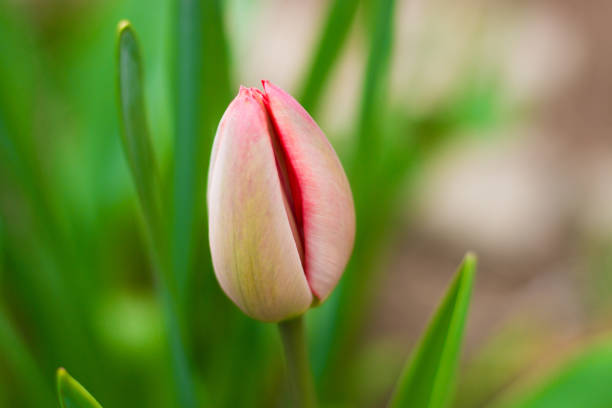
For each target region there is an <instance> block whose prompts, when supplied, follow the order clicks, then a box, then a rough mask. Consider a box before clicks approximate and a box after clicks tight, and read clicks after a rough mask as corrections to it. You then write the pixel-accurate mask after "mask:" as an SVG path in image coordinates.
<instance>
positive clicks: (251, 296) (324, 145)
mask: <svg viewBox="0 0 612 408" xmlns="http://www.w3.org/2000/svg"><path fill="white" fill-rule="evenodd" d="M263 88H264V91H263V92H262V91H260V90H258V89H256V88H244V87H241V88H240V92H239V93H238V96H237V97H236V98H235V99H234V100H233V101H232V103H231V104H230V105H229V107H228V108H227V110H226V111H225V113H224V115H223V117H222V118H221V122H220V123H219V127H218V129H217V134H216V135H215V141H214V144H213V150H212V156H211V160H210V169H209V174H208V198H207V201H208V202H207V204H208V219H209V239H210V248H211V253H212V260H213V266H214V268H215V274H216V276H217V279H218V281H219V284H220V285H221V287H222V289H223V290H224V291H225V293H226V294H227V295H228V296H229V297H230V298H231V299H232V300H233V301H234V303H236V304H237V305H238V307H240V309H242V311H244V312H245V313H246V314H247V315H249V316H251V317H253V318H255V319H259V320H263V321H268V322H277V321H280V320H285V319H288V318H291V317H294V316H297V315H300V314H302V313H304V312H305V311H306V310H307V309H308V308H309V307H311V306H312V305H316V304H318V303H320V302H322V301H324V300H325V299H326V298H327V297H328V296H329V294H330V293H331V291H332V290H333V288H334V287H335V286H336V284H337V283H338V280H339V279H340V276H341V275H342V272H343V270H344V268H345V267H346V263H347V262H348V259H349V257H350V254H351V251H352V249H353V241H354V237H355V210H354V206H353V197H352V194H351V189H350V186H349V183H348V180H347V178H346V175H345V174H344V170H343V169H342V165H341V164H340V161H339V160H338V156H337V155H336V153H335V152H334V149H333V148H332V146H331V145H330V143H329V141H328V140H327V138H326V137H325V135H324V134H323V132H322V131H321V129H320V128H319V126H318V125H317V124H316V123H315V121H314V120H313V119H312V118H311V117H310V115H309V114H308V113H307V112H306V111H305V110H304V108H303V107H302V106H301V105H300V104H299V103H298V102H297V101H296V100H295V99H293V98H292V97H291V96H290V95H289V94H287V93H286V92H285V91H283V90H282V89H280V88H278V87H277V86H274V85H272V84H271V83H269V82H268V81H263Z"/></svg>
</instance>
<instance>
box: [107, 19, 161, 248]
mask: <svg viewBox="0 0 612 408" xmlns="http://www.w3.org/2000/svg"><path fill="white" fill-rule="evenodd" d="M117 61H118V64H117V71H118V88H119V89H118V91H119V110H120V115H119V116H120V121H121V140H122V142H123V148H124V151H125V155H126V158H127V161H128V163H129V166H130V170H131V172H132V178H133V180H134V184H135V186H136V190H137V191H138V196H139V198H140V202H141V205H142V208H143V212H144V216H145V219H146V222H147V226H148V227H149V228H150V229H151V233H152V234H153V237H154V239H156V238H160V235H161V231H160V228H161V222H160V217H161V198H160V197H161V195H160V187H159V181H158V180H159V179H158V174H159V173H158V170H157V164H156V162H155V155H154V153H153V146H152V144H151V137H150V135H149V126H148V123H147V118H146V110H145V101H144V89H143V73H142V58H141V54H140V45H139V44H138V40H137V39H136V34H135V33H134V30H133V29H132V26H131V24H130V23H129V22H128V21H125V20H124V21H121V22H120V23H119V26H118V45H117Z"/></svg>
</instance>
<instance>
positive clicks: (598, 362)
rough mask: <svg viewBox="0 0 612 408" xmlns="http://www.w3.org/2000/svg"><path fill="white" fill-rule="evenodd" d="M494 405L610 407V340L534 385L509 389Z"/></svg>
mask: <svg viewBox="0 0 612 408" xmlns="http://www.w3.org/2000/svg"><path fill="white" fill-rule="evenodd" d="M493 406H494V407H496V408H574V407H588V408H608V407H612V341H610V340H608V341H606V342H604V343H603V344H597V345H594V346H591V347H590V348H589V349H587V350H585V351H583V352H581V353H580V355H578V356H575V357H574V358H571V359H570V360H568V361H567V362H565V363H564V364H563V365H562V366H561V367H560V368H559V369H557V370H555V371H554V372H553V373H551V374H549V375H548V376H546V377H545V378H544V379H543V380H541V381H540V382H539V383H538V384H537V385H535V386H532V387H529V388H526V389H525V388H524V387H522V389H521V390H518V391H510V392H509V393H508V394H506V396H505V397H502V399H501V400H500V402H499V403H497V404H494V405H493Z"/></svg>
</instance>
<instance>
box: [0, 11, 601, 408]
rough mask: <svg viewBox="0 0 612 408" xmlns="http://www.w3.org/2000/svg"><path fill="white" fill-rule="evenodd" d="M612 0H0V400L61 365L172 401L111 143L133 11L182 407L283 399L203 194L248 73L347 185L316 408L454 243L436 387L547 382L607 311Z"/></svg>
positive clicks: (390, 334) (155, 306) (380, 389)
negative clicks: (174, 291)
mask: <svg viewBox="0 0 612 408" xmlns="http://www.w3.org/2000/svg"><path fill="white" fill-rule="evenodd" d="M611 13H612V3H610V2H608V1H605V0H593V1H589V2H576V1H572V0H536V1H508V0H488V1H486V0H465V1H463V2H450V1H442V0H397V1H389V0H382V1H374V0H369V1H368V0H363V1H353V2H351V1H343V0H336V1H308V2H306V1H299V0H282V1H281V0H278V1H273V0H259V1H257V0H230V1H225V2H224V1H212V2H209V3H207V2H203V4H198V3H197V2H195V1H176V2H175V1H170V0H151V1H144V0H122V1H118V0H97V1H82V0H54V1H48V0H0V406H1V407H22V406H23V407H33V406H36V407H42V406H49V407H52V406H56V402H55V396H54V389H53V381H54V372H55V369H56V368H57V367H59V366H64V367H66V368H67V369H68V371H69V372H70V373H71V374H73V375H74V376H75V377H76V378H77V379H78V380H79V381H81V382H82V383H83V384H84V385H85V386H86V387H87V388H88V389H89V390H90V391H91V392H92V394H94V395H95V396H96V397H97V398H98V400H99V401H100V402H101V403H102V404H103V405H104V406H108V407H123V406H125V407H134V406H143V407H144V406H146V407H168V406H178V405H177V404H178V403H177V400H179V401H183V402H185V400H184V399H181V397H180V396H181V395H183V396H184V393H182V391H181V389H183V391H184V388H181V387H184V386H185V384H183V385H182V386H181V384H178V385H176V384H175V383H176V382H177V381H176V379H175V378H176V373H177V370H178V372H181V368H180V364H178V365H177V364H173V361H174V362H176V360H175V358H176V354H174V351H173V350H174V349H173V348H172V347H168V344H169V343H172V339H171V337H172V336H169V335H168V326H167V323H165V320H164V313H166V312H167V310H166V309H165V307H166V306H165V305H164V303H163V302H160V300H159V299H160V298H159V293H160V291H159V282H158V279H156V272H155V268H154V267H153V264H152V262H151V260H150V259H151V257H150V250H149V245H148V241H147V231H146V228H145V226H144V222H143V217H142V215H141V210H140V205H139V202H138V196H137V194H136V191H135V188H134V185H133V183H132V179H131V176H130V171H129V167H128V164H127V161H126V159H125V157H124V154H123V151H122V146H121V138H120V127H119V121H118V108H117V95H116V49H115V47H116V25H117V23H118V21H119V20H120V19H123V18H128V19H130V20H131V21H132V23H133V26H134V29H135V31H136V32H137V33H138V37H139V40H140V43H141V46H142V58H143V62H144V79H145V96H146V104H147V113H148V120H149V127H150V130H151V138H152V140H153V145H154V150H155V155H156V160H157V163H158V165H159V173H160V174H159V175H160V180H161V182H160V183H161V191H162V192H163V196H164V200H165V202H166V204H167V213H166V215H167V223H168V228H169V231H170V232H169V233H168V234H169V236H170V237H171V241H172V244H171V247H172V249H171V258H172V270H173V273H174V274H175V276H177V277H179V278H177V279H178V280H179V281H180V280H181V279H183V282H187V283H186V284H184V287H185V288H184V290H183V292H181V293H179V295H178V297H179V299H180V301H179V303H180V304H181V305H182V307H180V308H179V313H182V317H181V318H180V319H179V320H180V321H182V322H183V329H182V336H183V338H182V348H183V349H184V355H185V356H186V360H187V361H188V363H187V366H188V367H187V368H186V369H185V370H186V371H185V372H188V374H189V377H190V378H191V381H188V383H190V384H188V385H187V388H192V389H193V390H194V391H193V393H194V395H195V397H194V401H196V402H195V403H194V405H193V406H214V407H225V406H227V407H230V406H231V407H236V406H254V407H259V406H261V407H271V406H282V404H283V401H284V395H283V392H282V391H279V390H282V389H283V387H282V378H283V377H282V368H283V366H282V356H281V352H280V348H279V347H280V345H279V339H278V335H277V333H276V330H275V327H274V326H273V325H266V324H261V323H258V322H254V321H251V320H249V319H247V318H245V317H243V316H242V315H241V314H240V313H239V312H238V311H237V309H236V308H235V306H233V305H232V304H231V303H230V302H229V301H227V299H226V298H225V296H224V295H223V293H222V292H221V291H220V289H219V287H218V284H217V283H216V281H215V279H214V276H213V274H212V270H211V266H210V258H209V254H208V249H207V248H208V242H207V240H206V226H205V225H206V224H205V211H204V204H203V203H204V201H203V196H204V191H205V174H206V168H207V164H206V163H207V160H208V154H209V152H210V143H211V140H212V137H213V135H214V129H215V127H216V123H217V122H218V120H219V119H220V117H221V114H222V112H223V110H224V109H225V107H226V106H227V104H228V103H229V101H230V100H231V98H232V97H233V96H234V95H235V94H236V93H237V89H238V85H240V84H243V85H245V86H259V81H260V80H261V79H269V80H270V81H272V82H274V83H275V84H278V85H279V86H281V87H283V88H284V89H286V90H288V91H289V92H291V93H292V94H293V95H294V96H296V98H297V99H298V100H299V101H300V102H301V103H303V104H304V106H305V107H306V108H307V109H308V110H309V111H310V112H311V114H312V115H313V116H314V118H315V119H316V120H317V121H318V123H319V124H320V126H321V127H322V129H324V131H325V132H326V134H327V135H328V137H329V138H330V140H331V142H332V144H333V145H334V147H335V148H336V150H337V151H338V153H339V155H340V157H341V159H342V161H343V163H344V165H345V168H346V169H347V172H348V174H349V178H350V179H351V184H352V186H353V190H354V194H355V200H356V206H357V224H358V237H357V242H356V247H355V254H354V256H353V259H352V261H351V264H350V265H349V268H348V269H347V272H346V274H345V276H344V278H343V280H342V282H341V284H340V286H339V288H338V290H337V291H336V292H335V293H334V296H333V297H332V298H331V299H330V300H329V302H327V303H326V304H325V305H323V306H322V307H320V308H318V309H316V310H313V311H312V312H310V313H309V316H308V317H309V320H308V323H309V328H310V332H309V334H310V346H311V356H312V357H311V358H312V364H313V368H314V372H315V377H316V382H317V388H318V391H319V395H320V396H321V400H322V402H323V403H324V406H330V407H331V406H334V407H345V406H346V407H377V406H384V404H385V402H386V401H387V399H388V396H389V393H390V391H391V389H392V387H393V385H394V382H395V380H396V379H397V376H398V374H399V372H400V370H401V368H402V366H403V364H404V361H405V359H406V358H407V357H408V356H409V355H410V351H411V349H412V346H413V345H414V344H415V343H416V342H417V341H418V339H419V337H420V334H421V333H422V332H423V330H424V329H425V327H426V324H427V321H428V320H429V319H430V317H431V315H432V313H433V312H434V310H435V308H436V306H437V304H438V302H439V300H440V299H441V297H442V296H443V294H444V291H445V288H446V287H447V285H448V284H449V282H450V281H451V279H452V276H453V273H454V271H455V269H456V267H457V266H458V264H459V263H460V261H461V258H462V256H463V254H464V253H465V252H466V251H467V250H473V251H475V252H476V253H477V254H478V256H479V270H478V273H477V279H476V286H475V288H474V292H473V302H472V305H471V310H470V317H469V320H468V326H467V331H466V339H465V346H464V352H463V357H462V361H461V364H460V371H459V373H460V374H459V380H458V384H457V387H456V398H455V400H454V401H453V404H452V406H455V407H484V406H491V405H495V404H496V401H498V400H503V399H505V398H510V399H511V398H512V397H507V396H508V395H513V394H514V393H521V392H522V390H524V389H527V388H529V387H531V386H532V384H537V383H538V382H539V381H542V378H546V376H547V375H548V373H549V372H550V371H551V370H552V369H553V368H554V367H559V366H562V365H563V364H564V361H566V359H567V358H568V356H572V355H576V354H580V353H581V352H582V351H583V350H587V349H588V348H589V347H591V345H592V344H593V343H594V342H596V341H599V340H600V339H601V338H604V339H605V338H606V336H607V332H608V331H609V322H610V318H611V317H612V297H611V296H610V290H611V289H612V252H611V249H612V183H610V182H609V180H608V177H609V174H612V143H609V132H610V129H612V116H610V114H609V109H608V107H609V105H610V95H612V79H611V78H612V77H611V76H610V75H609V72H612V57H611V56H610V55H611V54H610V52H609V49H610V47H612V36H611V35H610V34H611V32H610V24H609V16H610V15H612V14H611ZM190 90H191V92H190ZM181 277H182V278H181ZM156 282H157V283H156ZM179 286H180V285H179ZM169 337H170V340H169ZM611 344H612V343H611ZM179 354H180V353H179ZM608 358H610V357H608ZM611 361H612V359H611ZM177 366H178V367H179V368H177ZM373 373H375V374H373ZM608 375H609V374H608ZM179 382H180V381H179ZM173 384H174V385H173ZM177 390H178V391H177ZM187 394H189V392H187ZM177 395H178V397H177ZM187 399H189V398H187ZM187 405H189V404H187ZM183 406H186V405H183ZM552 406H555V405H552ZM582 406H589V405H582Z"/></svg>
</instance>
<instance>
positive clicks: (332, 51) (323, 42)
mask: <svg viewBox="0 0 612 408" xmlns="http://www.w3.org/2000/svg"><path fill="white" fill-rule="evenodd" d="M359 3H360V2H359V1H358V0H336V1H334V2H333V4H332V5H331V6H330V9H329V14H328V17H327V20H326V21H325V25H324V27H323V30H322V32H321V37H320V39H319V42H318V45H317V48H316V51H315V53H314V56H313V60H312V63H311V66H310V70H309V71H308V74H307V76H306V78H305V80H304V85H303V88H302V90H301V92H300V97H299V98H298V99H299V100H300V102H301V103H302V105H303V106H304V107H305V108H306V110H308V111H309V112H311V113H313V112H314V111H315V110H316V109H317V107H318V106H319V102H320V99H321V93H322V91H323V88H324V87H325V84H326V83H327V81H328V80H329V72H330V71H331V69H332V68H333V66H334V64H335V63H336V61H338V56H339V55H340V51H341V50H342V46H343V45H344V44H345V43H346V38H347V35H348V32H349V29H350V27H351V23H352V22H353V20H354V18H355V14H356V12H357V7H358V6H359Z"/></svg>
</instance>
